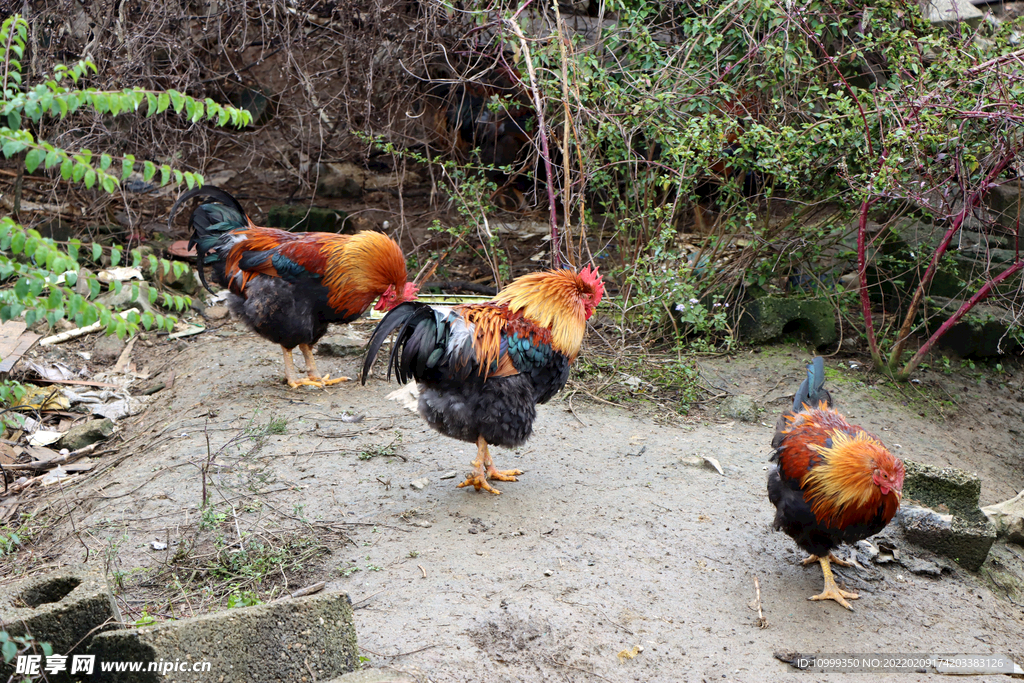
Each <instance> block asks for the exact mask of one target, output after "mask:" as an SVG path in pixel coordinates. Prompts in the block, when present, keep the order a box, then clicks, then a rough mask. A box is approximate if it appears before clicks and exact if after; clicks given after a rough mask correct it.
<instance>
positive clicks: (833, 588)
mask: <svg viewBox="0 0 1024 683" xmlns="http://www.w3.org/2000/svg"><path fill="white" fill-rule="evenodd" d="M831 557H832V555H831V553H830V554H829V557H819V558H818V563H819V564H820V565H821V573H822V574H824V575H825V590H823V591H821V593H819V594H818V595H812V596H811V597H809V598H807V599H808V600H835V601H836V602H838V603H839V604H840V605H842V606H843V607H845V608H846V609H848V610H850V611H851V612H852V611H853V608H852V607H850V603H848V602H846V601H847V600H856V599H857V598H858V597H860V596H859V595H857V594H856V593H850V592H849V591H844V590H842V589H841V588H839V586H837V585H836V579H835V577H834V576H832V567H831V566H829V565H830V564H831V559H830V558H831Z"/></svg>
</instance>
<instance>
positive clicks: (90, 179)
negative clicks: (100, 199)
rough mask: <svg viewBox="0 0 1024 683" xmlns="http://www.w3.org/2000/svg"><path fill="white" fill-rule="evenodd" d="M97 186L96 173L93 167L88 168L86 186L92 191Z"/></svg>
mask: <svg viewBox="0 0 1024 683" xmlns="http://www.w3.org/2000/svg"><path fill="white" fill-rule="evenodd" d="M95 184H96V171H95V170H94V169H93V168H92V167H86V171H85V186H86V188H88V189H90V190H91V189H92V186H93V185H95Z"/></svg>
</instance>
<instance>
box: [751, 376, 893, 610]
mask: <svg viewBox="0 0 1024 683" xmlns="http://www.w3.org/2000/svg"><path fill="white" fill-rule="evenodd" d="M824 381H825V364H824V361H822V359H821V358H815V359H814V360H813V361H812V363H811V364H810V365H809V366H807V379H806V380H804V382H803V384H801V385H800V389H799V390H798V391H797V392H796V396H795V398H794V399H793V409H792V411H788V410H787V411H786V412H785V413H784V414H783V415H782V417H780V418H779V421H778V423H777V424H776V428H775V437H774V438H773V439H772V447H773V448H775V452H774V453H773V454H772V457H771V460H772V462H774V463H776V464H777V467H774V468H773V469H772V471H771V472H770V473H769V474H768V499H769V500H770V501H771V502H772V505H774V506H775V523H774V525H773V526H774V528H775V529H776V530H779V529H782V530H783V531H785V532H786V533H787V534H789V535H790V536H791V537H792V538H793V540H795V541H796V543H797V545H799V546H800V547H801V548H803V549H804V550H805V551H807V552H808V553H810V554H811V556H810V557H808V558H807V559H806V560H804V561H803V564H805V565H808V564H811V563H813V562H815V561H817V562H818V563H820V564H821V570H822V572H823V573H824V575H825V589H824V590H823V591H822V592H821V593H820V594H818V595H815V596H812V597H811V598H809V599H810V600H835V601H836V602H838V603H839V604H840V605H842V606H843V607H845V608H846V609H853V608H852V607H850V603H849V602H847V600H855V599H856V598H857V597H858V596H857V594H856V593H850V592H847V591H844V590H841V589H840V588H839V587H838V586H837V585H836V582H835V578H834V577H833V576H832V569H831V567H830V565H831V564H838V565H840V566H844V567H845V566H850V563H848V562H844V561H842V560H839V559H838V558H837V557H836V556H835V555H833V554H832V551H833V549H835V548H836V547H837V546H838V545H839V544H840V543H855V542H857V541H859V540H861V539H864V538H867V537H868V536H872V535H874V534H877V533H878V532H879V531H881V530H882V529H884V528H885V526H886V525H887V524H888V523H889V522H890V521H892V518H893V516H895V514H896V511H897V510H898V509H899V506H900V498H901V497H902V495H903V477H904V475H905V474H906V470H905V469H904V466H903V462H902V461H901V460H900V459H899V458H896V457H894V456H893V455H892V454H891V453H889V451H888V450H886V448H885V446H883V445H882V443H881V442H880V441H879V440H878V439H877V438H876V437H875V436H873V435H871V434H869V433H868V432H866V431H864V430H863V429H862V428H860V427H858V426H856V425H851V424H850V423H849V422H847V421H846V419H845V418H844V417H843V416H842V415H840V414H839V412H838V411H836V410H833V409H832V397H831V396H830V395H829V393H828V391H826V390H825V389H824V388H823V384H824Z"/></svg>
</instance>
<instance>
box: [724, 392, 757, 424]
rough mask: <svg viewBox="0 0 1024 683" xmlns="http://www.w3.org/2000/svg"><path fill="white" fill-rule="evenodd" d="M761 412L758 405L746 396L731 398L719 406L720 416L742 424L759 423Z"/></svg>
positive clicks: (740, 395)
mask: <svg viewBox="0 0 1024 683" xmlns="http://www.w3.org/2000/svg"><path fill="white" fill-rule="evenodd" d="M759 412H760V411H759V410H758V408H757V403H755V402H754V399H752V398H751V397H749V396H747V395H746V394H739V395H737V396H729V397H728V398H726V399H725V400H724V401H722V402H721V403H720V404H719V406H718V414H719V415H720V416H721V417H725V418H728V419H730V420H740V421H742V422H752V423H753V422H757V416H758V413H759Z"/></svg>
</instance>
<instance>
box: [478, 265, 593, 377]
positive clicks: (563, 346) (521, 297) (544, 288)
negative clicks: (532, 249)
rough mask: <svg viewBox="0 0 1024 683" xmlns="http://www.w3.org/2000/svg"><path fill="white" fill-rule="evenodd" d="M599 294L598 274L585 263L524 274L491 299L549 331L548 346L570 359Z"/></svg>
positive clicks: (581, 340)
mask: <svg viewBox="0 0 1024 683" xmlns="http://www.w3.org/2000/svg"><path fill="white" fill-rule="evenodd" d="M603 296H604V283H603V282H602V281H601V276H600V275H599V274H598V272H597V269H596V268H594V269H591V268H590V267H589V266H588V267H586V268H584V269H583V270H581V271H580V272H579V273H576V272H574V271H571V270H547V271H541V272H539V273H530V274H528V275H524V276H522V277H521V278H519V279H518V280H516V281H515V282H513V283H512V284H510V285H509V286H508V287H506V288H505V289H503V290H502V291H501V292H500V293H499V294H498V296H496V297H495V298H494V300H495V302H497V303H505V304H508V308H509V310H510V311H512V312H513V313H518V312H522V314H523V316H525V317H526V318H528V319H529V320H530V321H531V322H533V323H534V324H535V325H537V326H539V327H542V328H545V329H548V330H550V331H551V348H553V349H555V350H556V351H558V352H559V353H562V354H565V355H566V356H567V357H568V358H569V360H570V361H573V360H576V356H577V355H579V352H580V345H581V344H582V343H583V333H584V332H585V331H586V328H587V320H588V319H589V318H590V316H592V315H593V314H594V309H595V308H596V307H597V304H598V303H600V301H601V298H602V297H603Z"/></svg>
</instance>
